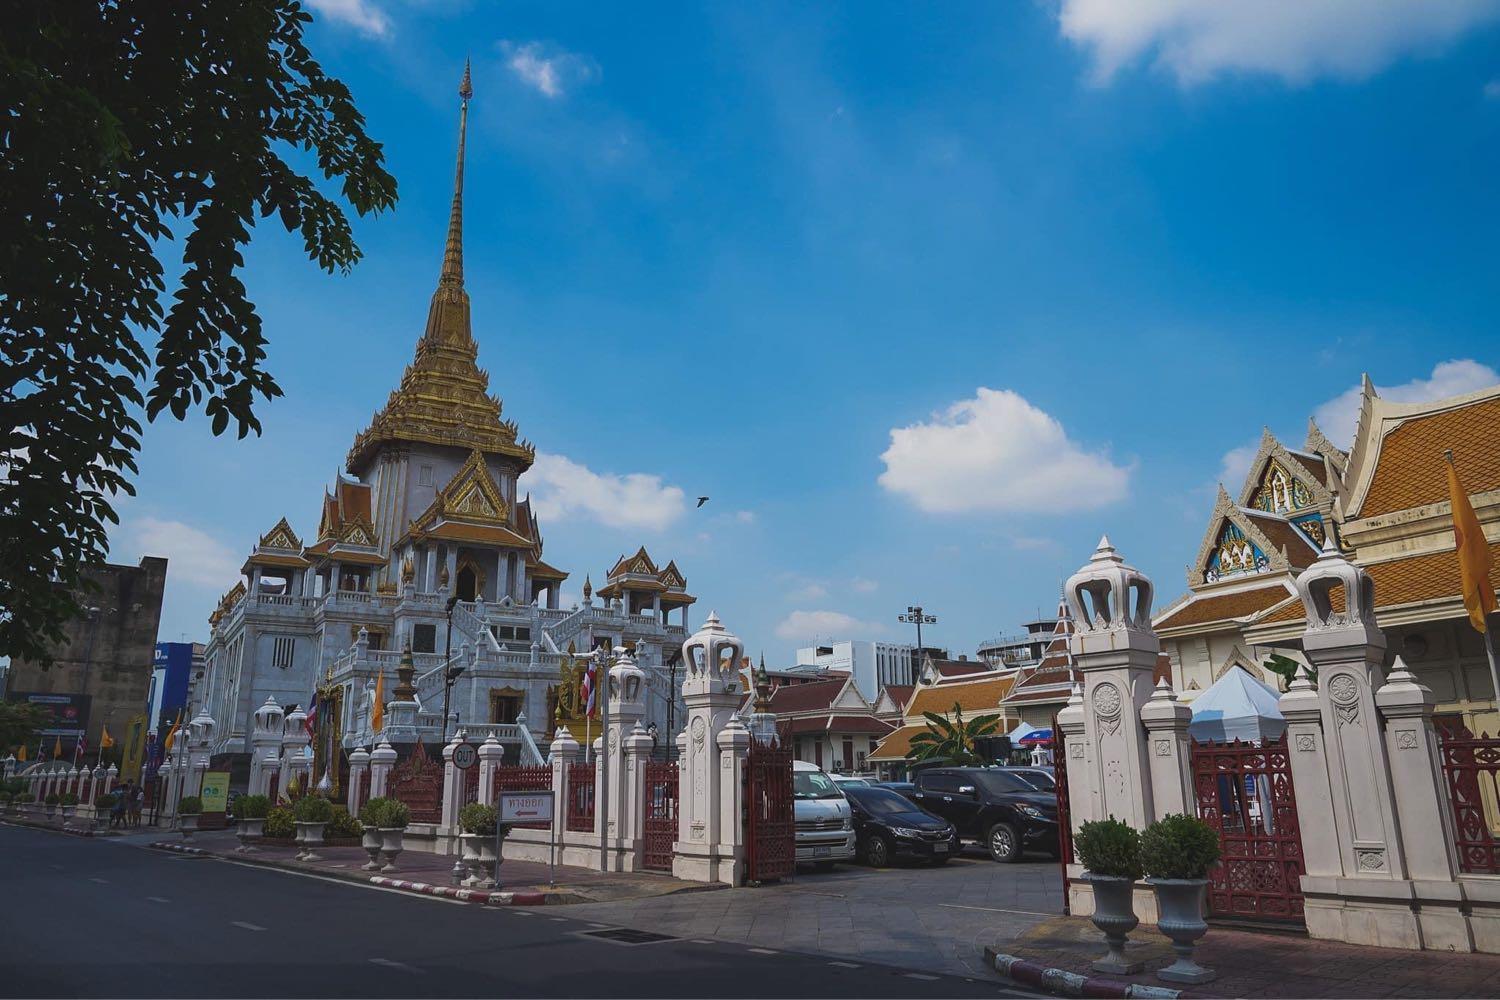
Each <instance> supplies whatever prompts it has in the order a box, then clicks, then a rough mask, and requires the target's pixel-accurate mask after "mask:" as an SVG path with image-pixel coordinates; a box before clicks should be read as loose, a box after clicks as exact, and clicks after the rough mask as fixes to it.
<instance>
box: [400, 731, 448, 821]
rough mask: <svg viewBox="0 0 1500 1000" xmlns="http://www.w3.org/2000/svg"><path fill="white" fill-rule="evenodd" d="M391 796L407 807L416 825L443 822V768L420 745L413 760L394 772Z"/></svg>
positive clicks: (409, 759) (413, 752)
mask: <svg viewBox="0 0 1500 1000" xmlns="http://www.w3.org/2000/svg"><path fill="white" fill-rule="evenodd" d="M387 794H388V795H389V796H390V797H391V798H393V799H397V800H398V801H400V802H403V803H405V804H406V807H407V808H408V809H410V810H411V819H412V822H413V823H441V822H442V820H443V769H442V768H441V767H439V766H438V765H437V764H436V763H434V762H433V760H432V758H431V757H429V756H427V748H426V747H424V746H423V745H422V744H420V743H418V744H417V748H416V749H415V750H414V751H412V755H411V756H410V757H408V758H407V759H406V760H404V761H402V762H401V763H400V764H397V765H396V766H395V767H394V768H392V769H391V777H390V784H389V791H388V792H387Z"/></svg>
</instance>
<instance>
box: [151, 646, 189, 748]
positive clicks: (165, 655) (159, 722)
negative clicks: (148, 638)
mask: <svg viewBox="0 0 1500 1000" xmlns="http://www.w3.org/2000/svg"><path fill="white" fill-rule="evenodd" d="M192 672H193V644H192V643H190V642H158V643H157V644H156V658H155V659H154V660H153V661H152V678H151V694H150V704H148V705H147V706H146V714H147V716H148V717H149V719H150V723H149V726H148V729H149V730H151V731H154V732H156V733H158V734H160V735H162V736H165V735H166V732H167V730H168V729H170V728H171V727H172V723H173V722H175V721H176V720H177V713H178V712H180V711H182V710H183V709H184V708H186V707H187V692H188V679H189V678H190V677H191V675H192ZM163 721H165V725H163Z"/></svg>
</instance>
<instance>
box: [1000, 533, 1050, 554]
mask: <svg viewBox="0 0 1500 1000" xmlns="http://www.w3.org/2000/svg"><path fill="white" fill-rule="evenodd" d="M1010 544H1011V545H1012V546H1013V547H1014V548H1015V549H1017V550H1018V551H1020V552H1046V551H1048V550H1050V549H1055V548H1057V547H1058V545H1057V539H1055V538H1044V537H1040V536H1032V535H1018V536H1017V537H1015V538H1012V539H1011V540H1010Z"/></svg>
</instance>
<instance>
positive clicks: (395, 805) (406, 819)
mask: <svg viewBox="0 0 1500 1000" xmlns="http://www.w3.org/2000/svg"><path fill="white" fill-rule="evenodd" d="M387 801H388V802H389V805H387V806H386V814H385V821H386V824H387V829H392V828H394V829H399V830H405V829H406V828H407V827H408V826H410V825H411V809H409V808H408V807H407V805H406V803H405V802H402V801H401V800H400V799H389V800H387Z"/></svg>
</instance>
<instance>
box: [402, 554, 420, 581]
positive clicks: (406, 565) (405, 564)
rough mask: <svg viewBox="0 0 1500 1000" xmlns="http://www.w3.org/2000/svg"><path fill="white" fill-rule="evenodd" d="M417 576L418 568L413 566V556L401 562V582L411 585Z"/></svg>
mask: <svg viewBox="0 0 1500 1000" xmlns="http://www.w3.org/2000/svg"><path fill="white" fill-rule="evenodd" d="M416 575H417V571H416V568H415V567H414V566H412V562H411V556H407V557H406V558H405V559H403V560H402V561H401V582H402V583H403V584H407V583H411V581H412V578H413V577H415V576H416Z"/></svg>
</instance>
